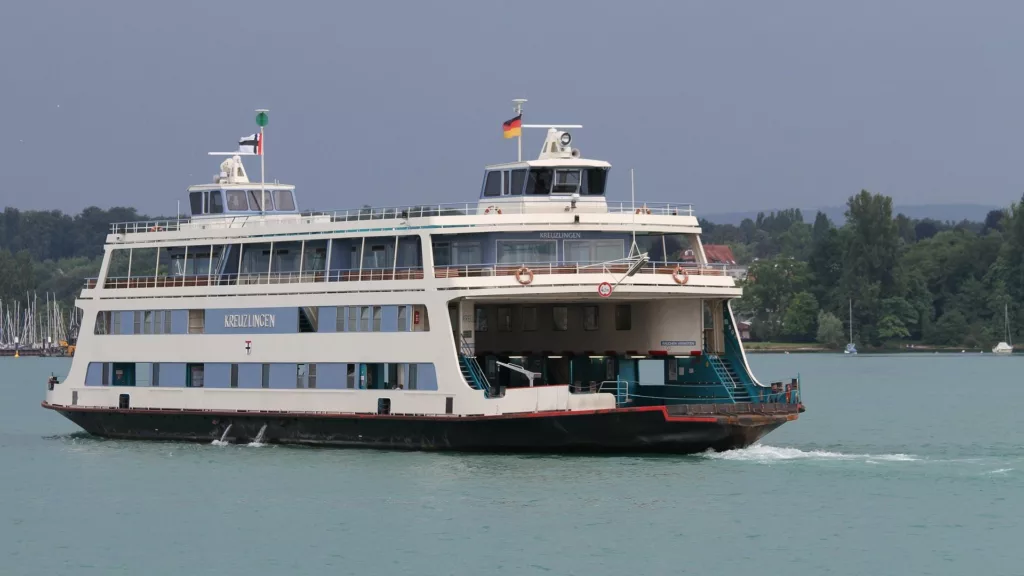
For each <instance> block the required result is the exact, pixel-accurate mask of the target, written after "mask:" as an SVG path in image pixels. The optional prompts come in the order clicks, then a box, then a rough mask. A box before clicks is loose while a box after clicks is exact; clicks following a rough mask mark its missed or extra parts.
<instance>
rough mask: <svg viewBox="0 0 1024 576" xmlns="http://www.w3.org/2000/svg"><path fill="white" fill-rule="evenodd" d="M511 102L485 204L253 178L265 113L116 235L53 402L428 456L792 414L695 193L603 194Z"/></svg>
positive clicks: (598, 180) (716, 439)
mask: <svg viewBox="0 0 1024 576" xmlns="http://www.w3.org/2000/svg"><path fill="white" fill-rule="evenodd" d="M522 102H523V101H516V112H517V115H516V117H514V118H513V119H512V120H510V121H508V122H506V123H505V125H504V128H503V131H504V135H505V137H506V138H517V139H518V142H519V146H518V147H519V154H518V158H519V159H518V160H517V161H516V162H508V163H499V164H493V165H489V166H487V167H486V168H485V169H484V177H483V181H482V184H481V187H480V190H479V195H478V199H477V201H475V202H468V203H462V204H439V205H431V204H424V205H418V206H406V207H397V208H370V207H364V208H360V209H351V210H336V211H329V212H309V211H303V210H302V209H301V208H300V203H299V201H300V197H299V194H298V192H297V191H296V189H295V187H294V186H292V185H288V184H281V183H279V182H277V181H276V180H275V181H274V182H273V183H271V182H267V181H266V179H265V174H264V173H263V166H264V164H263V144H264V126H265V125H266V121H267V112H266V111H265V110H261V111H257V123H258V125H259V126H260V132H259V133H257V134H254V135H251V136H247V137H244V138H242V139H241V140H240V141H239V150H238V151H237V152H227V153H211V154H212V155H220V156H227V158H225V159H224V160H223V161H222V162H221V164H220V166H219V170H218V172H217V173H216V175H215V176H214V178H213V182H212V183H209V184H199V185H194V186H191V187H190V188H189V189H188V205H189V208H190V211H191V215H190V216H189V217H187V218H179V219H174V220H162V221H149V222H130V223H118V224H113V225H112V226H111V228H110V233H109V235H108V236H107V242H106V246H105V255H104V259H103V264H102V267H101V270H100V274H99V277H98V278H95V279H90V280H87V281H86V283H85V286H84V287H83V290H82V293H81V296H80V298H79V299H78V301H77V304H76V305H77V306H78V308H80V309H81V311H82V318H84V319H86V326H85V329H84V330H83V331H82V334H81V336H80V338H79V341H78V347H77V352H76V354H75V359H74V362H73V364H72V367H71V370H70V372H69V374H68V376H67V378H66V380H64V381H63V382H59V381H56V379H51V381H50V383H49V384H48V390H47V392H46V399H45V401H44V403H43V406H44V407H46V408H49V409H52V410H56V411H58V412H60V413H61V414H63V415H64V416H66V417H68V418H69V419H71V420H72V421H73V422H75V423H76V424H77V425H79V426H81V427H82V428H83V429H85V430H86V431H88V432H90V433H92V434H95V435H98V436H104V437H112V438H136V439H172V440H191V441H212V440H218V441H224V442H249V441H252V439H254V438H256V437H260V438H261V439H262V440H263V441H266V442H269V443H298V444H315V445H324V444H326V445H338V446H372V447H385V448H408V449H430V450H435V449H436V450H442V449H443V450H496V451H627V452H675V453H694V452H701V451H705V450H708V449H713V450H728V449H734V448H742V447H745V446H749V445H750V444H752V443H754V442H756V441H757V440H758V439H760V438H761V437H763V436H764V435H765V434H767V433H769V432H770V431H772V430H774V429H775V428H777V427H779V426H780V425H782V424H783V423H785V422H788V421H792V420H796V419H797V417H798V415H799V414H800V413H801V412H802V411H803V404H802V402H801V400H800V394H801V386H800V382H799V379H798V378H797V377H796V376H795V375H794V377H793V378H791V379H789V380H788V381H777V382H771V383H761V382H760V381H759V380H758V379H757V378H756V376H755V375H754V374H753V372H752V371H751V370H750V367H749V364H748V362H747V358H746V354H745V352H744V350H743V344H742V342H741V339H740V337H739V334H738V332H737V330H736V329H735V326H736V321H735V318H734V317H733V313H732V309H731V305H730V301H731V300H732V299H734V298H738V297H739V296H740V295H741V293H742V292H741V289H740V288H739V287H737V285H736V283H735V279H734V278H733V277H732V276H731V275H730V274H729V270H728V266H723V265H719V264H710V263H708V261H707V258H706V257H705V254H704V251H703V247H702V244H701V240H700V234H701V229H700V226H699V224H698V221H697V217H696V213H695V211H694V209H693V207H692V205H689V204H675V203H671V204H668V203H660V204H654V203H646V202H642V201H637V200H636V199H635V193H634V191H632V190H631V191H630V195H631V197H632V198H633V199H631V200H630V201H629V202H610V201H608V200H607V199H606V192H607V190H606V183H607V181H608V180H607V178H608V173H609V170H610V169H611V165H610V164H609V163H608V162H605V161H603V160H595V159H588V158H585V157H584V156H583V155H582V153H581V152H580V150H579V149H578V148H576V147H574V136H573V133H572V132H570V130H575V129H578V128H581V127H580V126H576V125H546V124H545V125H530V124H523V123H522ZM529 129H537V130H539V131H540V133H541V134H543V138H544V139H543V143H542V144H541V148H540V152H539V154H538V155H537V157H536V158H535V159H533V160H522V131H523V130H529ZM247 156H249V157H251V156H258V157H259V160H260V166H261V175H260V180H259V182H254V181H250V179H249V177H248V173H247V172H246V169H245V166H244V164H243V161H242V158H243V157H247Z"/></svg>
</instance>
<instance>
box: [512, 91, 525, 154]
mask: <svg viewBox="0 0 1024 576" xmlns="http://www.w3.org/2000/svg"><path fill="white" fill-rule="evenodd" d="M524 102H526V98H516V99H515V100H513V101H512V103H513V104H515V111H516V116H522V114H523V103H524ZM519 123H520V124H522V123H523V119H522V118H520V119H519ZM516 146H517V147H518V149H519V153H518V155H517V156H516V158H517V159H516V162H522V161H523V129H522V128H520V129H519V136H516Z"/></svg>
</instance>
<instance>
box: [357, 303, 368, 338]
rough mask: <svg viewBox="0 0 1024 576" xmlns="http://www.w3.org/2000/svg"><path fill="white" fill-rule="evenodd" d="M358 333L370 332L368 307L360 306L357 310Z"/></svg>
mask: <svg viewBox="0 0 1024 576" xmlns="http://www.w3.org/2000/svg"><path fill="white" fill-rule="evenodd" d="M359 331H360V332H369V331H370V307H369V306H362V307H361V308H359Z"/></svg>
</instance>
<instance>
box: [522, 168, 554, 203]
mask: <svg viewBox="0 0 1024 576" xmlns="http://www.w3.org/2000/svg"><path fill="white" fill-rule="evenodd" d="M553 175H554V171H553V170H551V169H550V168H537V169H534V170H530V173H529V175H528V177H527V180H526V193H527V194H533V195H536V196H547V195H548V194H549V193H550V192H551V178H552V176H553Z"/></svg>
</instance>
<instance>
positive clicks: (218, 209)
mask: <svg viewBox="0 0 1024 576" xmlns="http://www.w3.org/2000/svg"><path fill="white" fill-rule="evenodd" d="M207 194H208V195H209V203H208V208H209V213H210V214H223V213H224V199H223V198H222V197H221V195H220V190H213V191H211V192H207Z"/></svg>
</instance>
